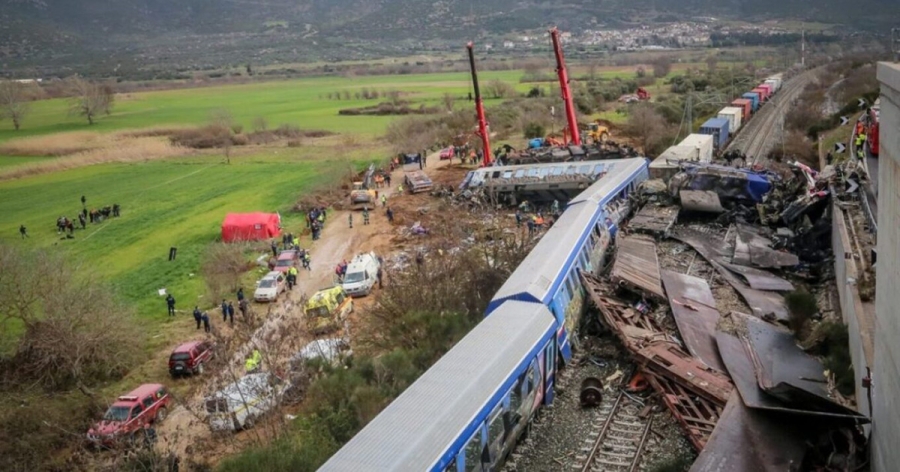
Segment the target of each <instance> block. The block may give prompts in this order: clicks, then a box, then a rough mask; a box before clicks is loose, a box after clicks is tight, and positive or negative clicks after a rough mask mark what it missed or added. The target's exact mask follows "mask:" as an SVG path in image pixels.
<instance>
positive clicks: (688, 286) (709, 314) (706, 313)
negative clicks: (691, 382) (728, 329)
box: [662, 270, 725, 372]
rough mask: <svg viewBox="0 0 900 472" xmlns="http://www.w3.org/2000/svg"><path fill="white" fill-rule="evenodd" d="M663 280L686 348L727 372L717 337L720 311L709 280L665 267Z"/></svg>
mask: <svg viewBox="0 0 900 472" xmlns="http://www.w3.org/2000/svg"><path fill="white" fill-rule="evenodd" d="M662 280H663V284H665V287H666V294H667V295H668V298H669V306H670V307H671V308H672V315H673V317H674V318H675V324H677V325H678V331H679V332H680V333H681V339H682V340H683V341H684V344H685V347H687V350H688V351H689V352H690V353H691V354H692V355H694V356H695V357H697V358H698V359H700V360H701V361H703V363H704V364H706V365H707V366H709V367H712V368H713V369H716V370H718V371H719V372H725V365H724V364H723V363H722V359H720V358H719V353H718V348H717V347H716V340H715V332H716V324H718V322H719V311H718V310H717V309H716V308H715V306H716V301H715V299H713V295H712V291H711V290H710V289H709V285H708V284H707V283H706V280H703V279H701V278H698V277H692V276H690V275H685V274H679V273H676V272H670V271H666V270H664V271H662Z"/></svg>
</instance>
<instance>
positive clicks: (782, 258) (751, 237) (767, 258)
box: [732, 224, 800, 268]
mask: <svg viewBox="0 0 900 472" xmlns="http://www.w3.org/2000/svg"><path fill="white" fill-rule="evenodd" d="M736 226H737V240H736V242H735V248H734V259H733V260H732V262H734V263H735V264H741V265H753V266H756V267H761V268H774V267H793V266H795V265H797V264H799V263H800V258H799V257H797V255H796V254H791V253H789V252H784V251H776V250H774V249H772V248H771V247H770V246H771V245H772V241H769V240H768V239H767V238H765V237H763V236H762V235H760V234H759V233H758V232H757V231H756V230H755V229H754V228H752V227H750V226H748V225H742V224H738V225H736Z"/></svg>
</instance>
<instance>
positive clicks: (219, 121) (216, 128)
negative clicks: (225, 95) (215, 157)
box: [209, 108, 235, 164]
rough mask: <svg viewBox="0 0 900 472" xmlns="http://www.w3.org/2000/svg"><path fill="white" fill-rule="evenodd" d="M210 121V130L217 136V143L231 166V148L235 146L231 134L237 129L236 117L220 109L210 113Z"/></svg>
mask: <svg viewBox="0 0 900 472" xmlns="http://www.w3.org/2000/svg"><path fill="white" fill-rule="evenodd" d="M209 121H210V123H209V128H210V130H212V131H213V133H214V134H215V136H216V138H215V139H216V142H218V145H219V147H220V148H222V152H224V153H225V162H226V163H227V164H231V146H232V145H233V144H234V141H233V140H232V139H231V138H232V136H231V133H232V130H233V129H234V128H235V124H234V117H233V116H231V112H230V111H228V110H226V109H224V108H219V109H216V110H213V112H212V113H210V115H209Z"/></svg>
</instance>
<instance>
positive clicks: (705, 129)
mask: <svg viewBox="0 0 900 472" xmlns="http://www.w3.org/2000/svg"><path fill="white" fill-rule="evenodd" d="M700 134H708V135H710V136H712V137H713V139H714V141H713V145H714V146H715V148H716V149H722V148H724V147H725V143H727V142H728V120H727V119H725V118H711V119H709V120H707V121H706V123H703V125H702V126H700Z"/></svg>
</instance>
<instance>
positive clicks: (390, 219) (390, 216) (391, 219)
mask: <svg viewBox="0 0 900 472" xmlns="http://www.w3.org/2000/svg"><path fill="white" fill-rule="evenodd" d="M386 213H387V218H388V223H390V224H394V210H391V209H390V208H388V209H387V212H386Z"/></svg>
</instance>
